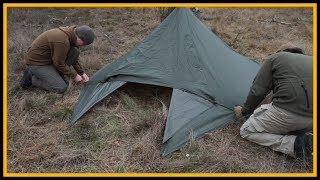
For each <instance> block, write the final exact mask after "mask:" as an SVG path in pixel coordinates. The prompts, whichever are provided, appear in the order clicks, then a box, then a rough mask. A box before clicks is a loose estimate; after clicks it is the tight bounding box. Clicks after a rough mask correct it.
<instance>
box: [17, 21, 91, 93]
mask: <svg viewBox="0 0 320 180" xmlns="http://www.w3.org/2000/svg"><path fill="white" fill-rule="evenodd" d="M94 38H95V35H94V32H93V30H92V29H91V28H90V27H89V26H86V25H82V26H68V27H59V28H54V29H51V30H47V31H45V32H43V33H42V34H40V35H39V36H38V37H37V38H36V39H35V40H34V41H33V43H32V44H31V47H30V48H29V49H28V51H27V53H26V56H25V61H26V64H27V68H26V70H25V71H24V73H23V77H22V79H21V82H20V85H21V87H22V88H23V89H26V88H28V87H30V86H34V87H38V88H41V89H44V90H48V91H52V92H57V93H63V92H65V91H66V90H67V88H68V84H69V83H68V81H67V80H66V79H65V76H66V77H70V78H72V79H73V80H74V81H75V82H76V83H84V82H87V81H89V77H88V76H87V75H86V73H84V71H83V68H82V66H81V64H80V63H79V61H78V60H79V54H80V51H79V47H81V46H85V45H89V44H91V43H92V42H93V41H94ZM71 66H72V67H73V69H74V70H75V71H73V70H72V69H71Z"/></svg>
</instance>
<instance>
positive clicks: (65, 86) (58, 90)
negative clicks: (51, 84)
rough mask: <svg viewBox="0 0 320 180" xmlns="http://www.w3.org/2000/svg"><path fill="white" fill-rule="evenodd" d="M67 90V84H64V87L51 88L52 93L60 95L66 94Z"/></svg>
mask: <svg viewBox="0 0 320 180" xmlns="http://www.w3.org/2000/svg"><path fill="white" fill-rule="evenodd" d="M67 89H68V84H65V85H61V86H59V87H56V88H53V91H55V92H57V93H59V94H62V93H64V92H66V91H67Z"/></svg>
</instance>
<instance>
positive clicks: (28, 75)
mask: <svg viewBox="0 0 320 180" xmlns="http://www.w3.org/2000/svg"><path fill="white" fill-rule="evenodd" d="M31 85H32V72H31V70H30V69H29V68H27V69H26V70H24V72H23V76H22V78H21V81H20V86H21V87H22V88H23V89H26V88H28V87H30V86H31Z"/></svg>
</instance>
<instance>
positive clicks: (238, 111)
mask: <svg viewBox="0 0 320 180" xmlns="http://www.w3.org/2000/svg"><path fill="white" fill-rule="evenodd" d="M233 112H234V115H235V118H236V119H241V118H243V116H242V107H241V106H235V107H234V109H233Z"/></svg>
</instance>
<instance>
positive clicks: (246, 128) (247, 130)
mask: <svg viewBox="0 0 320 180" xmlns="http://www.w3.org/2000/svg"><path fill="white" fill-rule="evenodd" d="M251 126H252V124H251V122H249V121H246V122H245V123H244V124H243V125H242V126H241V128H240V136H241V137H242V138H247V137H248V136H249V135H250V134H252V133H254V131H253V130H252V127H251Z"/></svg>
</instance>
